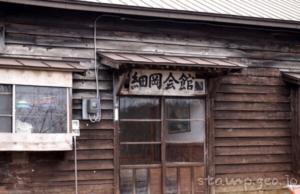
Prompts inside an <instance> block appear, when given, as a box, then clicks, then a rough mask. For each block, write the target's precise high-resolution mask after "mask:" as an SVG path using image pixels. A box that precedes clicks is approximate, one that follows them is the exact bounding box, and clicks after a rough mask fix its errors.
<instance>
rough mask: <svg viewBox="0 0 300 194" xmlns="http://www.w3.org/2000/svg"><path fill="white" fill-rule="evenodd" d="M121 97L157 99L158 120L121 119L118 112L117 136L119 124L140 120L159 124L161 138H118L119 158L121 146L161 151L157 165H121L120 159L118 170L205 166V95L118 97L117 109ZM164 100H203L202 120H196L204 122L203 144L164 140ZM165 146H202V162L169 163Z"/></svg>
mask: <svg viewBox="0 0 300 194" xmlns="http://www.w3.org/2000/svg"><path fill="white" fill-rule="evenodd" d="M122 97H129V98H130V97H133V98H158V99H159V108H160V112H161V113H160V114H161V115H160V118H159V119H122V118H121V117H120V112H121V110H119V111H118V113H119V116H118V123H119V124H118V125H119V126H118V128H119V133H118V134H119V136H120V134H121V129H120V123H121V122H122V121H135V122H136V121H137V122H138V121H140V122H141V121H142V120H151V121H156V122H160V124H161V127H160V133H161V137H160V141H155V142H154V141H147V142H145V141H143V142H142V141H138V142H128V141H127V142H122V141H120V139H121V138H120V137H119V138H118V139H119V143H118V150H119V156H121V153H120V152H121V146H122V145H132V144H133V145H160V150H161V158H160V162H159V163H151V164H122V163H121V159H119V161H120V164H119V165H120V168H121V169H127V168H137V167H139V168H141V167H146V168H148V167H156V166H157V167H161V166H166V167H172V166H177V165H180V166H193V165H205V163H206V158H207V155H206V151H205V150H206V149H207V147H206V141H207V138H208V137H207V134H206V131H207V127H208V126H207V118H206V117H207V115H206V112H207V104H206V103H207V96H206V95H201V96H149V95H120V96H119V97H118V104H119V108H121V107H120V99H121V98H122ZM166 99H195V100H203V101H204V119H197V120H203V121H204V125H205V128H204V140H203V142H194V141H191V142H182V141H179V142H178V141H168V140H167V139H166V134H165V133H167V131H166V130H167V129H166V123H167V120H168V119H167V114H166V110H165V109H166ZM188 120H189V121H192V120H195V119H188ZM167 144H176V145H180V144H185V145H186V144H193V145H196V144H197V145H198V144H202V145H203V161H200V162H198V161H197V162H170V161H167V153H166V152H167Z"/></svg>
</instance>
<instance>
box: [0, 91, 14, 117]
mask: <svg viewBox="0 0 300 194" xmlns="http://www.w3.org/2000/svg"><path fill="white" fill-rule="evenodd" d="M11 113H12V95H1V94H0V114H11Z"/></svg>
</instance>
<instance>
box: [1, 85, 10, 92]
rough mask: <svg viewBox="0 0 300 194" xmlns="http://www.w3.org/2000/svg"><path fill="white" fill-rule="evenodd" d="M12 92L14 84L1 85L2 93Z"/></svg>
mask: <svg viewBox="0 0 300 194" xmlns="http://www.w3.org/2000/svg"><path fill="white" fill-rule="evenodd" d="M1 92H2V93H11V92H12V85H0V93H1Z"/></svg>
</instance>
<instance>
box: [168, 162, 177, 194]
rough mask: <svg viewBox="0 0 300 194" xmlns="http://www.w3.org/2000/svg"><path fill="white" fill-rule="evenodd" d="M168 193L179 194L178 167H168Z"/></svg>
mask: <svg viewBox="0 0 300 194" xmlns="http://www.w3.org/2000/svg"><path fill="white" fill-rule="evenodd" d="M166 193H167V194H177V169H176V168H167V170H166Z"/></svg>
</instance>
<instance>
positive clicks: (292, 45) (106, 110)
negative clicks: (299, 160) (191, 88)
mask: <svg viewBox="0 0 300 194" xmlns="http://www.w3.org/2000/svg"><path fill="white" fill-rule="evenodd" d="M16 13H18V14H16ZM97 15H98V14H93V13H85V12H73V11H62V10H54V9H42V8H38V9H37V8H33V7H32V8H28V7H26V6H24V7H23V6H15V7H14V6H7V5H4V4H2V5H1V7H0V22H2V23H4V24H5V27H6V40H5V43H6V45H5V49H4V53H2V54H4V55H8V56H24V57H33V56H34V57H49V58H58V59H60V58H64V59H72V60H78V61H81V62H82V63H83V64H86V65H88V66H90V65H92V62H93V28H92V27H93V22H94V19H95V18H96V16H97ZM299 45H300V38H299V32H293V31H284V30H278V29H277V30H267V29H263V28H259V29H255V28H253V27H237V26H222V25H219V24H208V23H202V24H195V23H182V22H180V23H176V22H173V21H171V22H166V21H158V20H156V19H155V20H149V21H143V20H141V18H135V20H128V19H124V18H123V19H122V18H119V17H117V16H116V17H112V18H109V17H103V18H101V19H100V20H99V22H98V36H97V48H98V51H100V50H122V51H126V50H127V51H136V52H160V53H162V52H170V53H181V54H185V53H188V54H197V55H205V56H219V57H232V58H233V59H235V60H237V61H242V62H244V63H245V64H247V65H249V66H256V67H265V68H264V69H260V68H258V69H257V68H253V69H252V68H250V69H248V70H245V71H243V72H242V74H233V75H229V76H227V77H224V78H223V79H222V83H221V85H220V87H219V89H218V91H217V94H216V96H215V101H214V103H215V106H214V107H212V110H213V113H214V116H215V122H214V123H215V128H214V131H213V132H214V136H215V138H214V140H215V145H214V150H213V153H215V154H214V155H213V158H214V167H215V174H216V177H221V178H226V177H242V178H243V177H247V176H249V177H250V178H254V179H258V178H261V177H264V176H267V177H269V176H276V177H279V178H280V180H282V178H283V177H284V176H285V175H286V174H289V172H290V171H291V159H290V158H291V156H290V153H291V147H290V99H289V90H288V87H287V86H286V85H285V84H284V83H283V81H282V80H281V77H280V73H279V71H278V69H276V68H278V67H284V68H292V69H298V70H299V69H300V66H299V62H300V48H299ZM272 67H273V68H272ZM99 83H100V90H101V99H102V103H103V106H102V113H103V120H102V121H101V123H99V124H91V123H89V122H81V123H82V124H81V129H82V130H81V137H80V138H79V140H78V148H79V151H78V159H79V162H78V164H79V184H80V185H79V188H80V190H81V193H84V194H85V193H86V194H89V193H93V194H110V193H113V187H114V182H115V181H117V180H116V179H114V171H115V170H116V166H114V159H116V158H114V157H113V156H114V151H115V147H114V143H115V142H114V138H113V134H114V125H113V120H112V119H113V94H112V72H111V71H110V70H109V69H108V68H106V67H102V68H101V72H100V80H99ZM73 89H74V90H73V115H74V118H80V111H81V98H82V97H87V96H94V95H95V82H94V73H93V71H92V70H91V71H89V72H88V73H87V75H86V76H82V75H79V74H76V75H74V88H73ZM73 170H74V169H73V154H72V153H71V152H70V153H53V152H49V153H27V154H24V153H23V154H22V153H0V193H1V194H2V193H3V194H8V193H11V192H20V193H22V194H23V193H38V194H40V193H64V194H67V193H72V192H73V190H74V172H73ZM274 188H277V187H272V186H269V187H268V188H266V189H267V190H268V191H266V192H265V193H268V194H270V193H276V192H278V191H272V189H274ZM215 189H216V191H217V193H224V192H225V193H226V192H227V193H234V192H235V191H236V194H237V193H240V192H242V191H244V189H243V186H241V185H234V186H230V187H223V186H220V187H216V188H215ZM250 190H252V191H253V192H252V193H256V191H258V190H259V188H258V187H257V186H253V187H251V189H250ZM252 193H251V194H252Z"/></svg>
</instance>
